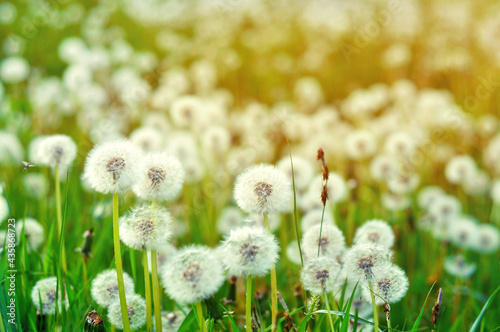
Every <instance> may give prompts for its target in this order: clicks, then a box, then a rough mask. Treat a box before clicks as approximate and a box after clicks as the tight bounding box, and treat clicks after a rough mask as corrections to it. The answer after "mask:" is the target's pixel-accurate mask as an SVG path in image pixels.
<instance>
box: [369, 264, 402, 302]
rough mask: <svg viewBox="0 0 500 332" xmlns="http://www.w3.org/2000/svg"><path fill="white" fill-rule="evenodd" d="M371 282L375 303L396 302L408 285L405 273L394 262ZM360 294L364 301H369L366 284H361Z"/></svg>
mask: <svg viewBox="0 0 500 332" xmlns="http://www.w3.org/2000/svg"><path fill="white" fill-rule="evenodd" d="M372 284H373V293H374V295H375V303H376V304H377V305H382V304H384V303H396V302H398V301H399V300H401V299H402V298H403V297H404V296H405V295H406V292H407V291H408V286H409V282H408V278H407V277H406V273H405V272H404V271H403V270H402V269H401V268H399V267H398V266H397V265H394V264H391V265H389V266H387V267H386V268H385V269H384V271H383V272H382V273H381V274H380V275H379V276H378V277H377V278H376V279H374V280H373V281H372ZM361 294H362V296H363V298H364V300H365V301H368V302H371V294H370V288H369V287H368V285H363V287H362V290H361Z"/></svg>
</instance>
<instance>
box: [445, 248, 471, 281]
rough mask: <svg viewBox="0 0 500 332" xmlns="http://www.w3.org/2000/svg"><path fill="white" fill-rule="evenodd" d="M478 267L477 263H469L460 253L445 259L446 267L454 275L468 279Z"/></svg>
mask: <svg viewBox="0 0 500 332" xmlns="http://www.w3.org/2000/svg"><path fill="white" fill-rule="evenodd" d="M476 267H477V266H476V264H474V263H468V262H467V261H466V260H465V257H464V256H462V255H460V254H458V255H454V256H448V257H446V258H445V259H444V269H445V270H446V272H448V273H449V274H451V275H452V276H454V277H458V278H462V279H467V278H469V277H470V276H472V274H473V273H474V272H475V271H476Z"/></svg>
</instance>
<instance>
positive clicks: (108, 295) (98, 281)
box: [90, 269, 135, 308]
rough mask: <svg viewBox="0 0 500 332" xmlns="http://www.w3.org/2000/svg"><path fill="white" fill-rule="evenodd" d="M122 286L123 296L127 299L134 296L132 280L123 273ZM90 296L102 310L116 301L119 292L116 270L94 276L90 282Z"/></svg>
mask: <svg viewBox="0 0 500 332" xmlns="http://www.w3.org/2000/svg"><path fill="white" fill-rule="evenodd" d="M123 284H124V285H125V295H126V297H127V298H128V297H129V296H132V295H134V294H135V292H134V280H132V278H131V277H130V276H129V275H128V274H127V273H125V272H124V273H123ZM90 295H91V296H92V299H93V300H94V301H95V302H96V303H97V304H98V305H100V306H101V307H103V308H105V307H107V306H109V305H110V304H111V303H112V302H113V301H115V300H118V299H119V292H118V278H117V276H116V270H115V269H112V270H106V271H103V272H101V273H99V274H98V275H96V276H95V278H94V280H92V287H91V288H90Z"/></svg>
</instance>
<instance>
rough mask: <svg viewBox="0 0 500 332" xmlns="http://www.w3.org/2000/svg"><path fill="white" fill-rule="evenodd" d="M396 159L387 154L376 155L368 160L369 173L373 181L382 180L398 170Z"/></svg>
mask: <svg viewBox="0 0 500 332" xmlns="http://www.w3.org/2000/svg"><path fill="white" fill-rule="evenodd" d="M398 165H399V163H398V160H397V158H396V157H394V156H392V155H387V154H381V155H377V156H376V157H375V158H373V160H372V161H371V162H370V174H371V176H372V178H373V179H374V180H375V181H378V182H382V181H384V180H387V179H389V178H390V177H391V176H392V175H393V174H397V172H398Z"/></svg>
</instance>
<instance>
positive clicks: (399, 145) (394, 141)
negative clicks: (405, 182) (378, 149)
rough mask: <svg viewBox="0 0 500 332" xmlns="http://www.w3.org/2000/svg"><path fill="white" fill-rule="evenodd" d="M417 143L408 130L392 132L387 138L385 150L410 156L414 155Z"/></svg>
mask: <svg viewBox="0 0 500 332" xmlns="http://www.w3.org/2000/svg"><path fill="white" fill-rule="evenodd" d="M416 148H417V144H416V142H415V139H414V138H413V137H412V136H411V134H409V133H407V132H396V133H392V134H391V135H390V136H389V137H387V139H386V140H385V145H384V150H385V151H386V152H387V153H389V154H392V155H394V156H399V157H409V156H411V155H413V153H414V152H415V149H416Z"/></svg>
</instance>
